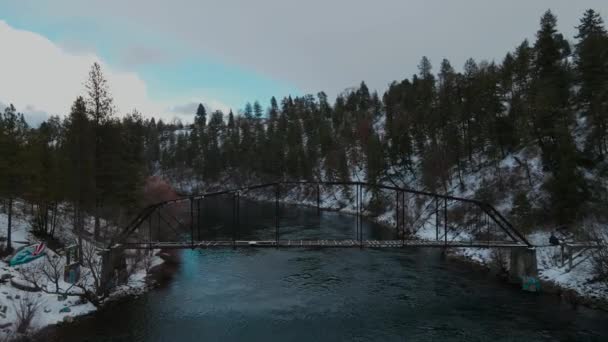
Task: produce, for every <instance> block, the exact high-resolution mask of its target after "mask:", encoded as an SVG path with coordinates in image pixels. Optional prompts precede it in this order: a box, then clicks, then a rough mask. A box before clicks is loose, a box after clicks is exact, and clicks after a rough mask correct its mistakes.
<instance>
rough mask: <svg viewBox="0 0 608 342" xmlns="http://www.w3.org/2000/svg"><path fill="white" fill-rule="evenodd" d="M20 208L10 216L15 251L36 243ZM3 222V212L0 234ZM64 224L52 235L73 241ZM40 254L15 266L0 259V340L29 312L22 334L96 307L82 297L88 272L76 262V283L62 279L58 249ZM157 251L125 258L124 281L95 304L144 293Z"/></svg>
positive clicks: (88, 286) (157, 261) (89, 279)
mask: <svg viewBox="0 0 608 342" xmlns="http://www.w3.org/2000/svg"><path fill="white" fill-rule="evenodd" d="M23 212H25V210H23V211H21V212H18V213H17V215H15V216H14V217H13V220H12V223H13V229H12V237H13V238H12V240H13V248H15V249H17V248H19V247H22V246H26V245H32V244H36V243H39V242H41V241H39V239H37V238H36V237H35V236H34V235H33V234H32V233H31V231H30V229H31V224H30V220H31V218H30V217H29V216H28V215H27V214H24V213H23ZM7 221H8V218H7V215H6V214H4V213H0V237H6V233H7V231H6V229H7V223H8V222H7ZM67 223H68V222H67V221H66V222H62V224H60V225H59V226H58V227H57V231H56V237H57V238H58V239H59V240H60V241H61V242H62V243H64V244H66V245H68V244H71V243H73V242H74V241H75V240H76V239H75V236H74V234H73V233H72V231H71V229H70V227H71V226H70V225H69V224H67ZM85 244H86V243H85ZM86 248H90V249H91V250H92V251H96V249H95V247H94V246H90V245H87V247H85V249H86ZM45 252H46V255H45V256H44V257H41V258H38V259H36V260H33V261H31V262H29V263H27V264H23V265H19V266H15V267H11V266H9V264H8V261H9V260H10V256H9V257H7V258H5V259H4V260H0V339H3V338H10V337H13V336H16V332H17V328H18V325H19V322H20V321H22V320H23V319H22V317H23V316H24V315H26V314H27V313H31V314H32V317H31V321H30V324H29V328H28V330H27V332H28V333H33V332H35V331H38V330H40V329H42V328H45V327H47V326H50V325H54V324H58V323H62V322H71V321H73V320H74V319H75V318H76V317H79V316H82V315H87V314H91V313H93V312H95V311H96V310H97V307H96V305H94V304H93V303H92V302H91V301H89V300H87V299H86V298H87V296H86V295H84V294H85V291H91V292H94V291H95V286H94V279H92V278H93V277H91V276H90V275H91V273H92V270H90V269H88V268H87V267H85V266H82V267H81V280H80V281H79V282H78V283H76V284H70V283H67V282H65V281H64V280H63V270H64V266H65V256H64V255H62V251H61V250H57V251H53V250H51V249H50V248H48V247H47V248H46V249H45ZM157 254H158V251H154V253H153V254H152V255H150V256H148V255H143V256H141V255H139V256H138V257H137V258H135V257H134V256H133V257H131V258H128V270H129V278H128V281H127V282H126V283H125V284H122V285H119V286H117V287H115V288H114V289H112V291H111V294H110V295H109V296H108V297H106V298H103V301H102V302H101V303H97V304H98V305H99V304H101V305H103V304H104V303H106V302H108V301H112V300H115V299H118V298H122V297H125V296H129V295H134V294H140V293H142V292H144V291H146V289H147V288H148V287H149V283H148V281H147V276H148V274H149V271H150V270H152V269H153V268H154V267H156V266H158V265H160V264H162V263H163V260H162V259H161V258H160V257H159V256H157ZM91 255H92V257H93V258H97V259H95V260H93V261H92V262H93V263H94V264H95V265H99V264H100V257H99V256H98V255H97V253H96V252H94V253H92V254H91ZM93 267H97V266H93ZM28 289H29V291H28ZM20 316H21V317H20Z"/></svg>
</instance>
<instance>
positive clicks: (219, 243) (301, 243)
mask: <svg viewBox="0 0 608 342" xmlns="http://www.w3.org/2000/svg"><path fill="white" fill-rule="evenodd" d="M123 246H125V247H126V248H127V249H148V248H154V249H193V248H232V247H258V248H259V247H262V248H263V247H286V248H360V247H364V248H402V247H436V248H444V247H447V248H516V247H527V246H526V245H524V244H518V243H509V242H502V241H490V242H488V241H452V242H448V244H447V245H446V244H445V242H444V241H427V240H363V241H358V240H279V242H278V245H277V242H276V241H275V240H261V241H260V240H255V241H249V240H237V241H232V240H207V241H194V242H190V241H182V242H154V241H153V242H148V243H145V242H140V243H124V244H123Z"/></svg>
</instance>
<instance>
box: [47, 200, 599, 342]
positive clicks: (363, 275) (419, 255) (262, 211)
mask: <svg viewBox="0 0 608 342" xmlns="http://www.w3.org/2000/svg"><path fill="white" fill-rule="evenodd" d="M272 208H273V206H271V205H263V204H251V203H250V204H243V205H242V206H241V225H240V234H241V235H240V237H245V236H247V237H258V238H268V239H270V238H272V237H273V236H274V219H273V218H272V216H271V214H272ZM207 209H210V210H208V212H212V213H213V215H215V217H208V218H207V220H206V221H207V222H208V224H207V227H206V228H205V229H206V231H212V232H213V231H215V233H214V234H212V235H215V236H219V235H221V233H219V232H220V231H221V229H220V227H219V226H218V222H220V221H221V218H222V215H225V214H226V213H225V211H226V210H223V209H221V208H207ZM282 215H283V217H282V220H281V234H282V238H293V239H297V238H315V237H324V238H353V237H354V226H355V224H354V217H352V216H347V215H342V214H337V213H327V212H325V213H322V215H321V217H317V215H316V211H315V210H312V209H303V208H293V207H292V208H289V209H285V210H284V212H283V214H282ZM364 231H365V235H366V236H374V237H390V236H391V235H392V234H391V232H390V230H387V229H384V228H382V227H379V226H377V225H375V224H372V223H370V222H364ZM44 337H45V338H46V339H49V340H52V341H608V314H606V313H604V312H599V311H593V310H589V309H585V308H581V307H578V308H576V309H574V308H572V307H571V306H570V305H568V304H565V303H561V302H560V300H559V299H558V298H557V297H556V296H551V295H538V294H532V293H524V292H522V291H520V290H519V289H517V288H515V287H512V286H510V285H507V284H505V283H503V282H501V281H499V280H497V279H496V278H495V277H493V276H491V275H487V274H483V273H482V272H479V271H474V270H472V269H471V268H469V267H467V266H464V265H462V264H460V263H456V262H451V261H447V260H445V259H444V258H442V256H441V251H439V250H431V249H404V250H397V249H395V250H388V249H385V250H379V249H378V250H374V249H363V250H359V249H324V250H313V249H309V250H306V249H282V250H276V249H237V250H232V249H226V250H196V251H192V250H186V251H183V252H182V255H181V265H180V268H179V270H178V271H177V273H176V274H175V276H174V278H173V279H172V280H171V281H170V282H168V283H167V284H165V285H164V286H162V287H160V288H158V289H155V290H153V291H151V292H149V293H148V294H146V295H144V296H142V297H139V298H137V299H130V300H127V301H124V302H121V303H117V304H113V305H111V306H109V307H107V308H105V309H103V310H101V311H100V312H98V313H97V314H95V315H93V316H91V317H89V318H86V319H83V320H81V321H78V322H77V323H75V324H72V325H69V326H66V327H61V328H58V329H55V331H52V332H51V333H49V334H48V335H46V336H44Z"/></svg>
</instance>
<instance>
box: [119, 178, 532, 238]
mask: <svg viewBox="0 0 608 342" xmlns="http://www.w3.org/2000/svg"><path fill="white" fill-rule="evenodd" d="M295 190H297V191H300V195H301V197H304V198H305V202H306V204H307V205H309V206H315V207H316V210H317V214H319V215H320V213H321V212H322V211H324V210H335V208H329V209H328V208H324V207H323V202H324V200H322V197H323V196H324V195H325V194H329V193H332V191H333V193H335V191H344V192H346V193H347V194H348V195H349V196H348V197H349V198H350V199H351V203H350V204H351V205H352V207H351V208H352V209H351V210H350V212H351V213H353V214H354V216H355V227H354V232H353V234H352V236H351V237H348V238H345V239H308V240H306V239H304V240H300V239H292V238H291V237H289V238H288V237H286V236H283V235H282V231H281V210H280V207H281V203H282V202H283V200H284V199H285V195H286V194H288V193H289V192H290V191H295ZM370 192H372V193H374V194H376V195H378V196H380V197H382V198H383V199H384V202H383V203H387V201H389V200H390V201H391V202H394V206H393V215H394V216H393V220H392V221H389V222H391V224H392V225H393V227H392V228H390V229H392V230H394V231H393V233H394V234H393V235H394V237H393V238H392V239H386V240H381V239H380V240H379V239H375V240H372V239H365V238H364V233H363V225H362V220H363V214H364V212H365V210H366V208H364V205H365V203H364V202H365V201H364V200H363V199H364V195H365V194H367V195H369V193H370ZM244 198H253V199H255V200H260V201H266V202H269V201H272V202H274V214H273V217H272V218H273V221H274V222H273V223H274V227H273V228H274V237H273V238H270V239H263V240H248V239H243V238H242V236H241V231H240V229H239V228H240V225H241V224H240V219H241V213H240V205H241V201H242V200H243V199H244ZM221 199H223V200H224V201H225V200H226V199H229V202H227V203H230V204H231V207H232V208H231V209H232V221H231V222H228V223H229V224H230V225H229V227H228V229H225V230H224V231H223V232H222V233H223V234H224V235H223V236H222V237H221V238H219V239H209V238H208V237H206V236H207V234H206V229H205V227H204V222H203V221H204V219H203V218H202V217H203V215H204V208H203V209H201V204H202V203H204V202H205V201H213V200H216V201H219V200H221ZM389 204H390V202H389ZM267 228H268V227H267ZM421 229H424V232H425V234H423V235H422V236H424V237H420V236H421V235H419V234H417V233H418V232H419V231H420V230H421ZM429 232H431V233H429ZM118 246H120V247H121V248H124V249H196V248H252V247H254V248H264V247H274V248H407V247H435V248H480V247H487V248H520V247H523V248H529V247H533V246H532V244H530V242H528V240H527V239H526V238H525V236H524V235H523V234H522V233H521V232H519V231H518V230H517V229H516V228H515V227H514V226H513V225H512V224H511V223H510V222H509V221H508V220H507V219H506V218H505V217H504V216H503V215H502V214H501V213H500V212H499V211H498V210H496V209H495V208H494V207H493V206H492V205H490V204H488V203H486V202H483V201H479V200H475V199H468V198H461V197H455V196H450V195H444V194H438V193H432V192H425V191H418V190H413V189H407V188H401V187H397V186H387V185H382V184H371V183H364V182H306V181H291V182H284V181H283V182H274V183H265V184H259V185H254V186H246V187H241V188H237V189H229V190H223V191H216V192H209V193H204V194H198V195H188V196H183V197H180V198H178V199H174V200H170V201H164V202H160V203H156V204H153V205H150V206H148V207H146V208H144V209H143V210H142V211H141V212H140V213H139V214H138V215H137V216H136V217H135V218H134V219H133V220H132V221H131V222H130V223H129V224H128V225H127V226H126V227H125V228H124V229H123V230H122V231H121V232H120V233H119V234H118V236H117V237H116V238H114V239H113V240H112V241H111V242H110V245H109V248H114V247H118Z"/></svg>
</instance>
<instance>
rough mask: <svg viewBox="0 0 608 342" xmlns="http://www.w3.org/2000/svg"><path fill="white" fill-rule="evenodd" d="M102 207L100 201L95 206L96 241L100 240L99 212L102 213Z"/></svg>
mask: <svg viewBox="0 0 608 342" xmlns="http://www.w3.org/2000/svg"><path fill="white" fill-rule="evenodd" d="M100 207H101V205H100V204H99V201H98V202H97V203H96V204H95V228H94V229H93V237H94V239H95V241H98V240H99V226H100V222H99V212H100Z"/></svg>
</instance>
